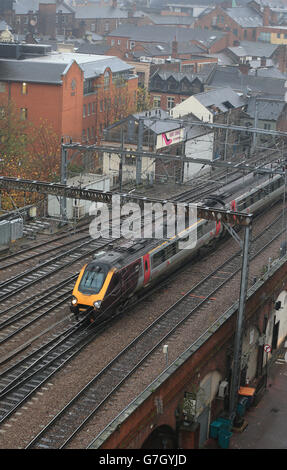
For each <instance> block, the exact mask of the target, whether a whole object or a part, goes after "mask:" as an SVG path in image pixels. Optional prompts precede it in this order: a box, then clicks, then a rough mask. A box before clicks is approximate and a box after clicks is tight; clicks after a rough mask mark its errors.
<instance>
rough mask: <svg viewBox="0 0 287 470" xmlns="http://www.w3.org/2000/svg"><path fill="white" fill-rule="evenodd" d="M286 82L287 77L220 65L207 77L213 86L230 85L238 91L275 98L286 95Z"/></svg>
mask: <svg viewBox="0 0 287 470" xmlns="http://www.w3.org/2000/svg"><path fill="white" fill-rule="evenodd" d="M285 82H286V80H285V79H280V78H269V77H258V76H257V77H256V76H253V75H245V74H242V73H241V72H240V70H239V68H238V67H234V66H230V67H229V66H226V67H225V66H220V65H217V66H216V67H214V70H213V72H212V73H211V74H210V76H209V78H208V79H207V85H208V87H211V88H219V87H224V86H230V87H231V88H232V89H233V90H234V91H237V92H242V93H247V92H248V93H253V94H254V93H256V94H261V95H268V96H269V97H273V98H281V97H282V96H285V92H286V88H285Z"/></svg>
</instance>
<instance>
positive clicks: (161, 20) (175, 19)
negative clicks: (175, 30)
mask: <svg viewBox="0 0 287 470" xmlns="http://www.w3.org/2000/svg"><path fill="white" fill-rule="evenodd" d="M144 16H147V17H148V18H150V20H151V21H152V22H153V23H154V24H159V25H186V26H191V25H192V24H193V23H194V22H195V20H196V18H193V17H191V16H175V15H157V14H155V13H146V14H145V15H144Z"/></svg>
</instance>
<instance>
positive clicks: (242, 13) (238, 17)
mask: <svg viewBox="0 0 287 470" xmlns="http://www.w3.org/2000/svg"><path fill="white" fill-rule="evenodd" d="M225 11H226V13H227V14H228V16H230V18H232V19H233V20H234V21H236V23H238V24H239V25H240V26H242V27H243V28H254V27H257V26H263V17H262V15H259V14H258V13H257V12H256V11H255V10H254V9H253V8H250V7H248V6H245V7H233V8H226V10H225Z"/></svg>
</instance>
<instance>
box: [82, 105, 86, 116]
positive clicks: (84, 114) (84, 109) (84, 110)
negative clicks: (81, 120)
mask: <svg viewBox="0 0 287 470" xmlns="http://www.w3.org/2000/svg"><path fill="white" fill-rule="evenodd" d="M86 114H87V106H86V105H85V104H84V106H83V117H86Z"/></svg>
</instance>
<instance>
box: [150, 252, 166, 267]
mask: <svg viewBox="0 0 287 470" xmlns="http://www.w3.org/2000/svg"><path fill="white" fill-rule="evenodd" d="M164 260H165V257H164V250H161V251H158V252H157V253H155V254H154V255H153V257H152V266H153V268H156V267H157V266H159V265H160V264H161V263H163V262H164Z"/></svg>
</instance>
